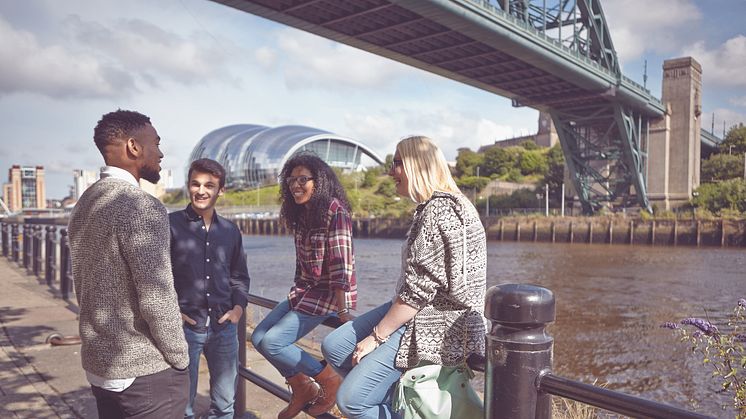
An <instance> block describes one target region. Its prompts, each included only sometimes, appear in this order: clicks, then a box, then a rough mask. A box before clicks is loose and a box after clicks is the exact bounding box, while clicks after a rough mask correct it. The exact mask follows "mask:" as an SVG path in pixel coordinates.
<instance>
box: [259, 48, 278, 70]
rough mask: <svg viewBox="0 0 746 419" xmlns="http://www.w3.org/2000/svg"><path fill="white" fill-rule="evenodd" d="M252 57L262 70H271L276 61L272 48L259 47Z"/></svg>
mask: <svg viewBox="0 0 746 419" xmlns="http://www.w3.org/2000/svg"><path fill="white" fill-rule="evenodd" d="M254 57H255V58H256V60H257V62H258V63H259V65H261V66H262V67H264V68H273V67H274V66H275V62H276V61H277V54H276V53H275V51H274V50H273V49H272V48H269V47H266V46H265V47H261V48H259V49H257V50H256V51H254Z"/></svg>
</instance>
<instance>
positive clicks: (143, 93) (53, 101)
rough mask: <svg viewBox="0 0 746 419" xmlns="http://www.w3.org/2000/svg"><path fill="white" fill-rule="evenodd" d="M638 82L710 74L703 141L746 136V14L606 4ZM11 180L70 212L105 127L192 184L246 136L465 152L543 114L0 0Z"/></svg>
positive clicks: (43, 0)
mask: <svg viewBox="0 0 746 419" xmlns="http://www.w3.org/2000/svg"><path fill="white" fill-rule="evenodd" d="M602 4H603V7H604V10H605V12H606V16H607V19H608V20H609V25H610V30H611V35H612V39H613V42H614V45H615V47H616V49H617V51H618V53H619V56H620V61H621V63H622V67H623V69H624V73H625V75H627V76H628V77H631V78H632V79H634V80H636V81H638V82H640V83H642V74H643V66H644V64H643V63H644V62H645V60H647V63H648V64H647V65H648V82H647V85H648V87H649V88H650V89H651V91H652V92H653V93H654V94H655V95H656V96H660V83H661V67H662V65H663V61H664V60H665V59H668V58H675V57H681V56H686V55H692V56H694V57H695V59H697V60H698V61H699V62H700V63H701V64H702V66H703V73H704V76H703V78H704V88H703V108H704V109H703V111H704V115H703V126H705V127H710V125H711V119H712V113H713V112H714V113H715V127H716V129H715V131H716V133H717V134H720V133H721V132H722V127H723V121H725V122H726V124H727V125H729V126H730V125H732V124H734V123H738V122H746V30H745V29H744V28H745V27H746V25H743V16H746V1H743V0H604V1H603V2H602ZM0 62H1V63H2V65H0V127H2V128H0V129H1V130H2V131H1V134H0V171H1V172H0V175H1V176H3V180H4V176H5V173H6V172H5V170H6V169H7V168H8V167H10V165H12V164H23V165H39V164H40V165H44V166H45V168H46V169H47V179H48V180H47V183H48V190H47V195H48V196H49V197H50V198H61V197H63V196H65V195H66V193H67V185H70V184H71V183H72V170H73V169H77V168H82V169H97V168H98V167H99V166H100V165H101V163H102V160H101V157H100V155H99V154H98V152H97V150H96V149H95V147H94V145H93V140H92V134H93V127H94V125H95V123H96V121H97V120H98V119H99V118H100V116H101V115H102V114H103V113H106V112H109V111H111V110H115V109H117V108H123V109H134V110H139V111H141V112H143V113H146V114H148V115H149V116H150V117H151V119H152V121H153V124H154V126H155V127H156V129H157V130H158V131H159V134H160V135H161V137H162V139H163V142H162V144H163V147H162V148H163V150H164V153H165V155H166V157H165V158H164V161H163V167H165V168H171V169H174V171H175V173H174V174H175V181H176V182H177V183H181V182H183V166H184V164H185V161H186V159H187V158H188V155H189V153H190V152H191V150H192V147H194V145H195V144H196V143H197V141H199V139H200V138H202V136H204V135H205V134H207V133H208V132H210V131H211V130H213V129H216V128H219V127H221V126H225V125H229V124H235V123H255V124H262V125H268V126H277V125H284V124H301V125H308V126H313V127H317V128H321V129H326V130H329V131H332V132H335V133H338V134H341V135H347V136H350V137H353V138H356V139H359V140H361V141H363V142H364V143H366V144H369V145H370V146H371V147H372V148H373V149H374V150H376V151H377V152H378V153H380V154H381V155H385V154H387V153H391V152H393V147H394V145H395V144H396V142H397V141H398V140H399V139H400V138H401V137H403V136H406V135H409V134H424V135H428V136H431V137H433V138H435V139H436V141H437V142H438V143H439V144H440V145H441V147H442V148H443V149H444V151H445V153H446V157H447V158H448V159H454V158H455V154H456V149H457V148H458V147H462V146H466V147H470V148H472V149H476V148H477V147H479V146H480V145H483V144H489V143H492V142H494V141H495V140H500V139H504V138H510V137H513V136H515V135H522V134H529V133H533V132H535V130H536V126H537V113H536V111H534V110H531V109H528V108H520V109H516V108H512V107H511V106H510V102H509V101H508V100H507V99H505V98H501V97H499V96H495V95H492V94H489V93H486V92H483V91H480V90H477V89H475V88H472V87H469V86H464V85H460V84H458V83H456V82H453V81H450V80H447V79H444V78H442V77H439V76H435V75H431V74H428V73H425V72H423V71H420V70H417V69H413V68H410V67H407V66H405V65H402V64H398V63H395V62H392V61H389V60H386V59H383V58H380V57H377V56H374V55H371V54H368V53H365V52H362V51H359V50H355V49H353V48H350V47H347V46H344V45H340V44H335V43H333V42H331V41H328V40H325V39H322V38H318V37H315V36H313V35H309V34H305V33H303V32H300V31H297V30H294V29H291V28H288V27H285V26H282V25H279V24H275V23H273V22H269V21H266V20H264V19H261V18H258V17H255V16H252V15H249V14H247V13H244V12H240V11H237V10H234V9H231V8H228V7H225V6H223V5H220V4H217V3H213V2H210V1H206V0H158V1H146V0H128V1H126V2H124V1H115V0H65V1H58V0H25V1H20V0H0Z"/></svg>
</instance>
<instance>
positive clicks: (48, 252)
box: [44, 226, 57, 286]
mask: <svg viewBox="0 0 746 419" xmlns="http://www.w3.org/2000/svg"><path fill="white" fill-rule="evenodd" d="M46 230H47V235H46V240H45V241H44V242H45V245H46V249H45V251H44V259H45V264H44V279H46V280H47V285H49V286H51V285H52V283H53V282H54V277H55V272H54V271H55V262H56V261H55V259H56V258H57V252H56V250H57V249H56V247H57V246H56V243H55V242H56V239H57V227H55V226H47V228H46Z"/></svg>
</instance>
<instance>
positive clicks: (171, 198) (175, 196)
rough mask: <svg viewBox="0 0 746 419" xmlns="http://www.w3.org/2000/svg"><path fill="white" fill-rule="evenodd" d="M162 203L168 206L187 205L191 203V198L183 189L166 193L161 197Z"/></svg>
mask: <svg viewBox="0 0 746 419" xmlns="http://www.w3.org/2000/svg"><path fill="white" fill-rule="evenodd" d="M161 202H163V203H164V204H166V205H185V206H186V204H187V203H188V202H189V197H187V196H186V194H185V193H184V189H183V188H179V189H177V190H173V191H170V192H166V193H165V194H163V196H161Z"/></svg>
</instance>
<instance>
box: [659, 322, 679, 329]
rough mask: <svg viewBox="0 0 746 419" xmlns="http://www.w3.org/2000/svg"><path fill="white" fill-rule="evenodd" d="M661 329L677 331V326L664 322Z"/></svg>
mask: <svg viewBox="0 0 746 419" xmlns="http://www.w3.org/2000/svg"><path fill="white" fill-rule="evenodd" d="M661 327H662V328H665V329H678V328H679V325H678V324H676V323H674V322H665V323H663V324H662V325H661Z"/></svg>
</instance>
